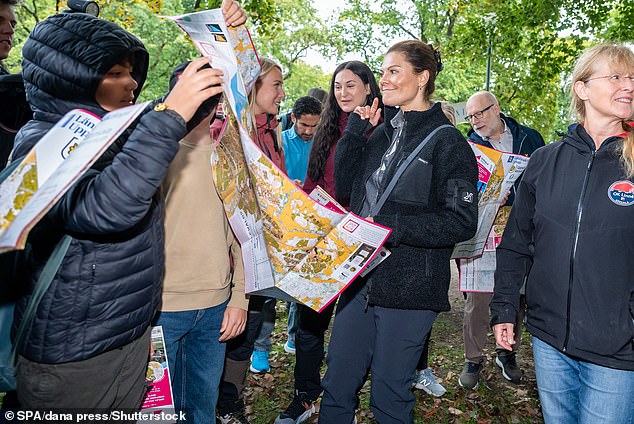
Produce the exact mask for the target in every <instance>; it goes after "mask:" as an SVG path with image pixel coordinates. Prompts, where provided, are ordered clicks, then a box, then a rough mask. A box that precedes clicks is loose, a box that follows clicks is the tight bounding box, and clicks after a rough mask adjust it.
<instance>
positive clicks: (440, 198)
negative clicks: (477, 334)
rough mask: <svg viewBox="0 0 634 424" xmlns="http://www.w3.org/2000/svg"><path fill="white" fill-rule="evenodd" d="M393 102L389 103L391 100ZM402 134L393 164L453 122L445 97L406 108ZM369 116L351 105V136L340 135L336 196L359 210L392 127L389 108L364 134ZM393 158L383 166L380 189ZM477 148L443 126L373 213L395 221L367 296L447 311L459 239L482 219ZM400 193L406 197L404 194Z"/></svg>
mask: <svg viewBox="0 0 634 424" xmlns="http://www.w3.org/2000/svg"><path fill="white" fill-rule="evenodd" d="M387 109H388V110H389V108H387ZM404 115H405V128H404V130H403V131H404V135H403V139H402V140H401V141H400V143H399V147H398V149H397V152H396V153H395V157H394V159H393V161H392V165H395V164H398V163H400V161H401V160H403V159H405V158H406V157H407V156H408V155H409V154H410V153H411V152H412V151H413V150H414V149H415V148H416V146H418V144H420V142H422V141H423V139H424V138H425V137H426V136H427V135H428V134H429V133H431V132H432V131H433V130H434V129H435V128H436V127H438V126H440V125H443V124H449V121H448V120H447V118H446V117H445V115H444V114H443V113H442V110H441V108H440V103H435V104H434V105H433V106H432V107H431V109H429V110H427V111H425V112H405V114H404ZM366 125H367V124H366V122H364V121H362V120H361V119H360V118H359V116H358V115H357V114H355V113H351V114H350V117H349V121H348V126H347V127H346V130H345V134H346V135H347V137H345V139H342V140H343V141H344V142H342V141H340V142H339V143H337V150H336V152H335V184H336V190H337V196H339V197H344V198H350V209H351V211H353V212H355V213H359V212H360V211H361V208H362V207H363V202H364V199H365V192H366V191H365V183H366V181H367V179H368V178H369V177H370V176H371V175H372V173H373V172H374V171H375V170H376V169H377V168H378V167H379V164H380V162H381V158H382V157H383V154H384V153H385V152H386V150H387V149H388V147H389V146H390V143H391V140H392V134H393V132H394V128H393V127H392V125H391V122H390V118H389V117H387V116H386V121H385V123H384V124H381V125H379V126H378V127H377V128H376V130H375V131H374V132H373V133H372V136H371V137H370V139H369V140H368V141H367V143H366V142H365V137H364V136H363V134H364V133H365V129H366ZM395 170H396V166H390V167H388V169H387V170H386V173H385V177H384V178H383V184H382V187H381V192H382V191H383V190H384V189H385V186H386V185H387V184H388V182H389V180H390V179H391V177H392V175H393V174H394V172H395ZM477 181H478V167H477V164H476V159H475V156H474V154H473V151H472V150H471V148H470V147H469V144H468V143H467V142H466V141H465V139H464V137H463V136H462V135H461V134H460V132H459V131H458V130H457V129H455V128H446V129H442V130H440V132H438V133H437V134H436V135H435V136H434V137H433V138H432V139H431V140H430V142H429V143H428V144H427V145H426V146H425V147H424V148H423V149H422V150H421V151H420V153H419V154H418V158H417V160H415V161H414V162H412V163H411V164H410V165H409V167H408V169H407V171H406V172H405V173H404V174H403V175H402V176H401V178H400V179H399V182H398V184H397V185H396V187H395V189H394V191H393V192H392V194H391V195H390V197H388V199H387V201H386V202H385V204H384V205H383V207H382V208H381V210H380V212H379V214H378V215H376V216H375V217H374V221H375V222H377V223H379V224H382V225H385V226H387V227H390V228H392V233H391V234H390V237H389V238H388V240H387V243H386V247H387V248H388V249H390V250H391V252H392V254H391V255H390V256H389V257H388V258H387V259H386V260H385V261H384V262H383V263H381V264H380V265H379V266H378V267H377V268H376V269H375V270H373V271H372V272H371V273H370V274H369V276H368V284H369V285H370V287H369V289H368V293H369V299H368V300H369V303H371V304H373V305H377V306H383V307H387V308H399V309H427V310H432V311H438V312H440V311H448V310H449V308H450V306H449V299H448V296H447V292H448V290H449V280H450V276H451V274H450V268H449V264H450V257H451V252H452V250H453V247H454V245H455V244H456V243H458V242H460V241H463V240H468V239H469V238H471V237H472V236H473V235H474V234H475V231H476V227H477V224H478V199H477V196H476V195H475V193H476V183H477ZM398 193H400V194H401V195H402V196H403V197H408V199H403V198H399V196H398V195H397V194H398Z"/></svg>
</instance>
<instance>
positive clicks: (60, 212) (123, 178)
mask: <svg viewBox="0 0 634 424" xmlns="http://www.w3.org/2000/svg"><path fill="white" fill-rule="evenodd" d="M129 55H133V61H134V69H135V78H136V79H137V81H138V83H139V90H140V87H141V85H142V83H143V82H144V80H145V76H146V72H147V64H148V56H147V52H146V50H145V48H144V47H143V45H142V44H141V42H140V41H139V40H138V39H136V38H135V37H133V36H132V35H130V34H129V33H127V32H125V31H123V30H122V29H121V28H119V27H118V26H116V25H114V24H112V23H110V22H106V21H103V20H100V19H97V18H93V17H91V16H88V15H82V14H60V15H55V16H52V17H50V18H48V19H46V20H45V21H42V22H41V23H39V24H38V25H37V26H36V27H35V28H34V30H33V32H32V33H31V35H30V37H29V39H28V40H27V42H26V44H25V45H24V50H23V57H24V63H23V72H24V80H25V88H26V90H27V96H28V100H29V102H30V104H31V107H32V109H33V111H34V120H32V121H30V122H29V123H28V124H27V125H26V126H25V127H24V128H23V129H22V130H21V131H20V132H19V133H18V136H17V137H16V147H15V149H14V153H13V157H14V158H19V157H21V156H23V155H24V154H26V153H27V152H28V150H29V149H30V148H31V147H32V146H33V145H34V144H35V143H36V142H37V141H38V140H39V139H40V138H41V137H42V136H43V135H44V134H45V133H46V131H47V130H48V129H50V127H51V126H52V125H53V124H54V123H55V122H56V121H57V120H58V119H59V118H61V116H62V115H63V114H64V113H66V112H68V111H69V110H70V109H72V108H77V107H79V108H82V109H86V110H89V111H91V112H93V113H95V114H97V115H100V116H102V115H104V114H105V111H104V110H103V109H102V108H101V107H100V106H99V105H98V104H97V103H96V100H95V93H96V90H97V86H98V84H99V81H100V80H101V78H102V77H103V75H104V74H105V72H106V71H107V70H108V69H110V68H111V67H112V66H113V65H115V64H117V63H119V62H120V61H121V60H122V59H124V58H126V57H128V56H129ZM184 133H185V124H184V122H183V120H182V119H178V117H176V116H175V115H174V114H167V113H160V112H154V111H150V112H146V113H145V114H144V115H143V117H142V118H141V119H140V120H139V122H138V123H137V124H136V126H135V128H134V129H129V130H128V131H127V132H126V133H125V134H124V135H123V136H122V137H120V139H119V140H117V141H116V142H115V143H114V144H113V145H112V146H111V148H110V149H109V150H108V151H107V152H106V154H104V156H103V157H102V158H101V159H100V160H99V161H98V162H97V164H96V165H95V166H93V168H92V169H90V170H88V171H87V172H86V173H85V174H84V175H83V176H82V177H81V178H80V180H79V181H78V182H77V183H75V184H74V185H73V186H72V187H71V188H70V189H69V190H68V192H67V193H66V194H65V195H64V196H63V197H62V199H61V200H60V201H59V202H57V204H56V205H55V206H54V207H53V209H52V210H51V211H50V212H49V213H48V214H47V215H46V216H45V217H44V218H43V219H42V220H41V221H40V222H39V223H38V224H37V225H36V227H35V228H34V229H33V231H32V232H31V234H30V236H29V239H28V243H29V244H30V247H31V249H32V253H31V255H30V258H29V261H30V266H29V267H28V268H27V269H25V272H27V273H29V275H28V276H27V277H28V279H29V280H30V281H31V282H35V281H36V280H37V278H38V276H39V274H40V271H41V269H42V267H43V265H44V263H45V262H46V260H47V259H48V257H49V255H50V253H51V251H52V249H53V247H54V246H55V244H56V243H57V242H58V240H59V239H60V237H61V236H62V234H63V233H67V234H70V235H71V236H72V237H73V241H72V243H71V245H70V248H69V250H68V253H67V254H66V256H65V258H64V260H63V262H62V265H61V267H60V269H59V270H58V272H57V274H56V276H55V278H54V280H53V282H52V284H51V287H50V288H49V290H48V291H47V292H46V294H45V295H44V298H43V299H42V301H41V303H40V305H39V308H38V310H37V313H36V317H35V320H34V323H33V325H32V327H31V331H30V333H29V334H28V336H27V338H26V340H25V343H24V345H23V346H22V347H21V349H20V354H21V355H23V356H24V357H26V358H27V359H30V360H32V361H37V362H42V363H64V362H71V361H79V360H83V359H87V358H90V357H92V356H95V355H98V354H100V353H103V352H106V351H109V350H112V349H115V348H118V347H120V346H123V345H125V344H127V343H130V342H131V341H133V340H135V339H136V338H138V337H140V336H141V335H142V334H143V332H144V331H145V330H146V329H147V327H148V326H149V325H150V322H151V320H152V318H153V316H154V314H155V312H156V310H157V308H158V305H159V301H160V297H161V296H160V295H161V280H162V276H163V266H164V247H163V205H162V200H161V198H160V197H159V193H158V191H157V189H158V187H159V185H160V183H161V181H162V180H163V178H164V176H165V174H166V171H167V168H168V165H169V163H170V161H171V160H172V159H173V157H174V155H175V154H176V151H177V149H178V140H179V139H180V138H182V136H183V135H184ZM27 300H28V299H26V298H25V299H23V300H22V301H21V303H20V304H19V305H18V307H17V308H16V320H15V323H14V329H15V325H17V323H18V322H19V321H20V318H21V316H22V313H23V312H24V308H25V305H26V302H27Z"/></svg>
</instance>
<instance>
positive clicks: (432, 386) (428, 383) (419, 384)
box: [413, 368, 447, 397]
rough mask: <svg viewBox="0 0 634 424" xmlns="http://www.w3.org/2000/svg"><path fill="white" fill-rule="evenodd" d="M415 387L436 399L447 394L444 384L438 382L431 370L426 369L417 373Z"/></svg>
mask: <svg viewBox="0 0 634 424" xmlns="http://www.w3.org/2000/svg"><path fill="white" fill-rule="evenodd" d="M413 386H414V387H416V388H417V389H421V390H424V391H425V392H426V393H428V394H430V395H432V396H436V397H440V396H442V395H444V394H445V393H446V392H447V390H446V389H445V388H444V387H443V386H442V384H440V383H438V382H437V381H436V377H435V376H434V374H433V373H432V372H431V369H430V368H425V369H424V370H422V371H418V370H417V371H416V373H415V375H414V383H413Z"/></svg>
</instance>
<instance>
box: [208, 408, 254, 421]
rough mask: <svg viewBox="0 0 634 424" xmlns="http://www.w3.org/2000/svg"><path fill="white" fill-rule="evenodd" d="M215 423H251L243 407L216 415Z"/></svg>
mask: <svg viewBox="0 0 634 424" xmlns="http://www.w3.org/2000/svg"><path fill="white" fill-rule="evenodd" d="M216 424H251V423H249V420H248V419H247V417H246V415H245V411H244V409H240V410H237V411H234V412H229V413H226V414H224V415H220V414H218V415H217V416H216Z"/></svg>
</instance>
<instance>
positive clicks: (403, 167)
mask: <svg viewBox="0 0 634 424" xmlns="http://www.w3.org/2000/svg"><path fill="white" fill-rule="evenodd" d="M444 128H453V126H452V125H449V124H444V125H441V126H439V127H437V128H435V129H434V130H433V131H432V132H431V133H429V135H428V136H427V137H425V138H424V139H423V141H422V142H421V143H420V144H419V145H418V146H416V148H415V149H414V151H412V153H410V154H409V156H407V158H406V159H405V160H404V161H403V162H401V164H400V165H399V167H398V169H397V170H396V172H395V173H394V175H393V176H392V179H391V180H390V183H389V184H388V185H387V187H386V188H385V191H384V192H383V194H381V197H379V200H377V202H376V204H375V205H374V207H373V208H372V209H371V210H370V213H369V215H368V216H375V215H378V213H379V211H380V210H381V208H382V207H383V204H385V201H386V200H387V198H388V197H389V196H390V194H391V193H392V190H394V187H396V183H398V180H399V178H401V175H403V173H404V172H405V170H406V169H407V167H408V166H409V164H410V163H412V162H413V161H414V159H416V158H417V157H418V154H419V153H420V151H421V150H423V147H425V145H426V144H427V143H429V140H431V139H432V137H433V136H435V135H436V133H437V132H438V131H440V130H442V129H444Z"/></svg>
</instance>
